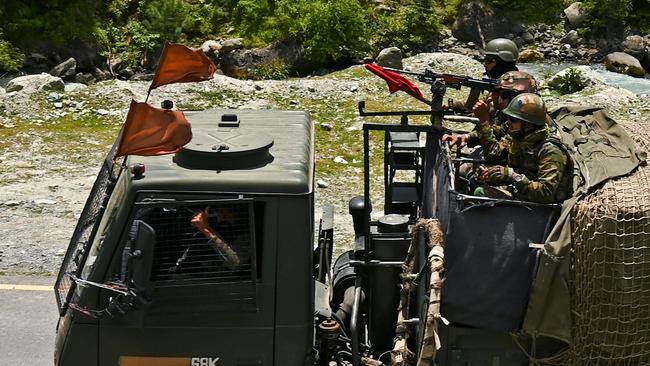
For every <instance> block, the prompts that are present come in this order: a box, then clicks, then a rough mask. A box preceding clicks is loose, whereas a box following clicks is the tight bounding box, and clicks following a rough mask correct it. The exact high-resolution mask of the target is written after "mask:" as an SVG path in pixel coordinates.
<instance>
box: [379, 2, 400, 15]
mask: <svg viewBox="0 0 650 366" xmlns="http://www.w3.org/2000/svg"><path fill="white" fill-rule="evenodd" d="M375 12H376V13H381V14H390V13H394V12H395V9H393V8H391V7H390V6H388V5H386V4H381V5H377V6H376V7H375Z"/></svg>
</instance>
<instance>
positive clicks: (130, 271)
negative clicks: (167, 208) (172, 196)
mask: <svg viewBox="0 0 650 366" xmlns="http://www.w3.org/2000/svg"><path fill="white" fill-rule="evenodd" d="M155 245H156V232H155V230H154V229H153V228H152V227H151V226H149V224H147V223H146V222H144V221H142V220H135V221H133V225H132V226H131V230H130V231H129V247H130V253H128V262H127V263H128V264H127V266H128V267H127V272H126V273H127V278H126V280H127V281H126V283H127V286H130V287H133V288H134V289H135V291H136V292H137V293H140V294H144V295H145V297H147V298H148V297H149V296H147V295H148V289H149V287H150V282H151V281H150V278H151V268H152V267H153V254H154V253H153V251H154V247H155Z"/></svg>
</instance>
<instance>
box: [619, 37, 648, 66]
mask: <svg viewBox="0 0 650 366" xmlns="http://www.w3.org/2000/svg"><path fill="white" fill-rule="evenodd" d="M621 48H622V49H623V52H625V53H627V54H628V55H630V56H634V58H636V59H637V60H639V61H643V59H644V58H645V55H646V42H645V39H644V38H643V37H641V36H628V37H627V38H625V41H623V42H622V43H621Z"/></svg>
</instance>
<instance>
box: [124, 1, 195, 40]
mask: <svg viewBox="0 0 650 366" xmlns="http://www.w3.org/2000/svg"><path fill="white" fill-rule="evenodd" d="M188 10H189V9H188V6H187V5H186V3H185V1H183V0H153V1H151V2H147V4H146V6H145V7H144V9H143V11H142V13H143V14H142V15H143V20H142V23H141V24H142V25H143V26H144V28H146V30H147V33H155V34H158V35H159V36H160V38H161V39H162V40H165V41H171V42H178V41H180V40H181V39H182V38H183V37H182V36H183V23H184V22H185V21H186V18H187V15H188ZM132 36H135V35H132Z"/></svg>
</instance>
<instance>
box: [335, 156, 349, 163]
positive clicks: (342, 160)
mask: <svg viewBox="0 0 650 366" xmlns="http://www.w3.org/2000/svg"><path fill="white" fill-rule="evenodd" d="M334 162H335V163H339V164H349V163H348V161H347V160H345V159H343V157H342V156H336V157H335V158H334Z"/></svg>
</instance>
